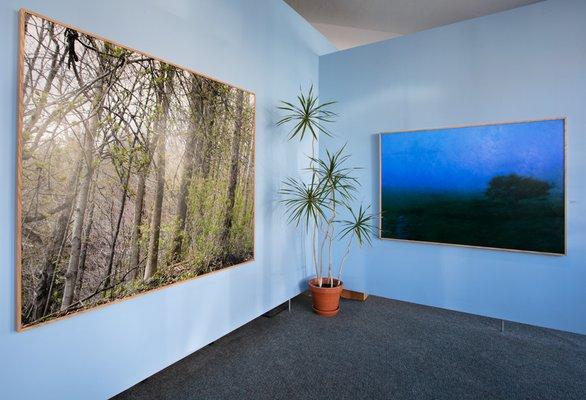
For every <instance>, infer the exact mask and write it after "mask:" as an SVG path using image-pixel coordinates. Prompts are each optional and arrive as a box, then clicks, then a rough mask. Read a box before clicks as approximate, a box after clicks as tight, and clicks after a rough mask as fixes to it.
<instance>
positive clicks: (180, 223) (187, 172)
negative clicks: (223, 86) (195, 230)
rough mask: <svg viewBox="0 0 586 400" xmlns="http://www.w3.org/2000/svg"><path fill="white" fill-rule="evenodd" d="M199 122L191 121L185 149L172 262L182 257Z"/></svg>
mask: <svg viewBox="0 0 586 400" xmlns="http://www.w3.org/2000/svg"><path fill="white" fill-rule="evenodd" d="M196 129H197V123H196V121H193V118H192V122H191V130H190V135H189V139H188V140H187V146H186V149H185V156H184V157H183V160H184V163H185V167H184V169H183V173H182V174H181V184H180V185H179V194H178V199H177V225H176V228H175V233H174V235H173V236H174V238H173V252H172V255H171V259H170V262H171V263H173V262H177V261H179V260H180V259H181V253H182V250H183V249H182V247H183V239H184V235H185V222H186V219H187V196H188V194H189V185H190V184H191V179H192V178H193V170H194V167H195V149H196V147H197V134H196Z"/></svg>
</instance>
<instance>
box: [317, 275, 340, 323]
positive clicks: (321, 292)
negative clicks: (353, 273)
mask: <svg viewBox="0 0 586 400" xmlns="http://www.w3.org/2000/svg"><path fill="white" fill-rule="evenodd" d="M342 288H343V283H342V282H341V281H339V280H337V279H334V287H330V280H329V279H327V278H324V279H322V286H321V287H319V286H318V285H317V278H313V279H311V280H310V281H309V291H310V292H311V297H312V299H313V311H315V312H316V313H317V314H318V315H321V316H323V317H333V316H334V315H337V314H338V311H340V295H341V294H342Z"/></svg>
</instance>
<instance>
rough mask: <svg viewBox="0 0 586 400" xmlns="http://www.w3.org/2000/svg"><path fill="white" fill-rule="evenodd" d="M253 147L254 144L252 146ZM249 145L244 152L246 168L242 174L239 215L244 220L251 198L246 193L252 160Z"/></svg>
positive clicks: (248, 187) (248, 186)
mask: <svg viewBox="0 0 586 400" xmlns="http://www.w3.org/2000/svg"><path fill="white" fill-rule="evenodd" d="M252 145H254V144H252ZM252 145H251V144H249V147H248V149H247V150H246V154H247V156H246V168H245V170H244V174H243V184H242V197H243V198H244V205H243V206H242V210H241V215H242V218H243V219H244V218H246V213H247V212H248V207H249V204H250V198H251V197H252V196H250V195H249V193H248V191H249V189H250V171H251V168H250V167H251V164H252V159H253V153H252V152H250V149H251V147H252ZM252 188H253V190H254V185H252Z"/></svg>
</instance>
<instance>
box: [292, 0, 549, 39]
mask: <svg viewBox="0 0 586 400" xmlns="http://www.w3.org/2000/svg"><path fill="white" fill-rule="evenodd" d="M538 1H541V0H285V2H286V3H287V4H289V5H290V6H291V7H293V8H294V9H295V10H296V11H297V12H298V13H299V14H301V15H302V16H303V17H304V18H305V19H307V20H308V21H309V22H310V23H311V24H313V25H314V26H315V27H316V29H318V30H319V31H320V32H321V33H322V34H324V36H326V37H327V38H328V39H329V40H330V41H331V42H332V43H333V44H334V45H335V46H336V47H337V48H338V49H341V50H342V49H347V48H350V47H354V46H359V45H362V44H367V43H372V42H377V41H380V40H385V39H389V38H392V37H396V36H401V35H406V34H409V33H413V32H417V31H421V30H424V29H430V28H435V27H437V26H442V25H447V24H451V23H454V22H458V21H463V20H465V19H470V18H475V17H480V16H483V15H488V14H492V13H495V12H499V11H505V10H509V9H511V8H515V7H520V6H524V5H527V4H532V3H537V2H538Z"/></svg>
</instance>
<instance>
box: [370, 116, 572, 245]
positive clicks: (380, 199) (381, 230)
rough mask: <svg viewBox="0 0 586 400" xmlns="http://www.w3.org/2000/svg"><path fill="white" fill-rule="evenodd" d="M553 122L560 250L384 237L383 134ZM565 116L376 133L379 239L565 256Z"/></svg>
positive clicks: (566, 208)
mask: <svg viewBox="0 0 586 400" xmlns="http://www.w3.org/2000/svg"><path fill="white" fill-rule="evenodd" d="M548 121H551V122H555V121H561V122H562V125H563V127H562V129H563V132H562V141H563V144H562V153H563V154H562V157H563V161H562V162H561V164H562V174H563V177H562V179H561V185H562V192H563V194H562V200H561V202H562V204H563V222H562V223H563V228H562V232H563V233H562V234H563V243H562V250H561V251H560V252H550V251H534V250H524V249H515V248H506V247H494V246H483V245H471V244H463V243H452V242H441V241H433V240H417V239H405V238H391V237H384V236H383V218H384V216H383V213H384V210H383V183H382V181H383V156H382V138H383V136H385V135H394V134H418V133H433V132H438V131H442V132H443V131H448V130H459V129H474V128H483V127H494V126H500V125H517V124H530V123H539V122H548ZM567 135H568V133H567V118H566V117H558V118H545V119H536V120H524V121H507V122H490V123H482V124H475V125H459V126H449V127H442V128H431V129H417V130H406V131H396V132H381V133H379V134H378V157H379V181H378V193H379V198H378V201H379V239H381V240H387V241H398V242H411V243H421V244H433V245H442V246H456V247H464V248H476V249H485V250H497V251H509V252H516V253H526V254H539V255H549V256H565V255H566V254H567V240H568V237H567V236H568V235H567V210H568V204H567V203H568V201H567V179H568V177H567V175H568V173H567V142H568V139H567Z"/></svg>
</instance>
